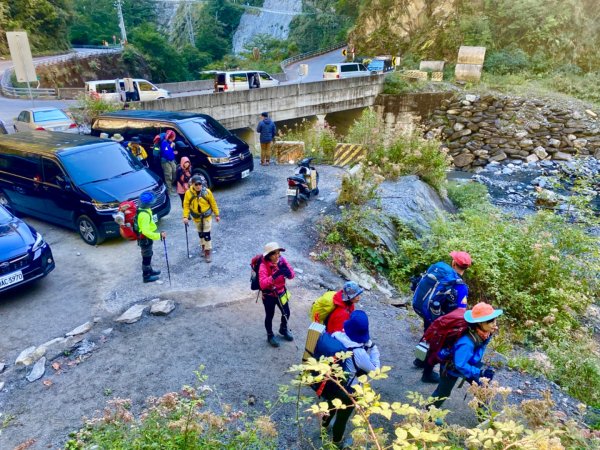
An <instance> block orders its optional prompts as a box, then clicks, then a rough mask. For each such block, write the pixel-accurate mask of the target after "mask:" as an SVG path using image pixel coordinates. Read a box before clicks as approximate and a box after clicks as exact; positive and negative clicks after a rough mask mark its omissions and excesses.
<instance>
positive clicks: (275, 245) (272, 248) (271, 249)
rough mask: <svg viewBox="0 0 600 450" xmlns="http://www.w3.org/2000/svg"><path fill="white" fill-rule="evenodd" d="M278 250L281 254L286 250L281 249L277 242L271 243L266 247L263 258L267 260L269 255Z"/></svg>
mask: <svg viewBox="0 0 600 450" xmlns="http://www.w3.org/2000/svg"><path fill="white" fill-rule="evenodd" d="M277 250H279V251H280V252H285V248H283V247H280V246H279V244H278V243H277V242H269V243H268V244H267V245H265V249H264V251H263V256H264V257H265V258H266V257H267V256H268V255H269V253H273V252H274V251H277Z"/></svg>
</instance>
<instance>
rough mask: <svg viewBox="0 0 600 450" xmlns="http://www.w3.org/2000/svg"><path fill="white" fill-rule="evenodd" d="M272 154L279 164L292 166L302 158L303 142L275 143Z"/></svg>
mask: <svg viewBox="0 0 600 450" xmlns="http://www.w3.org/2000/svg"><path fill="white" fill-rule="evenodd" d="M273 153H274V154H275V158H276V159H277V162H278V163H279V164H294V163H296V162H298V161H300V160H301V159H302V158H303V157H304V142H302V141H275V143H274V144H273Z"/></svg>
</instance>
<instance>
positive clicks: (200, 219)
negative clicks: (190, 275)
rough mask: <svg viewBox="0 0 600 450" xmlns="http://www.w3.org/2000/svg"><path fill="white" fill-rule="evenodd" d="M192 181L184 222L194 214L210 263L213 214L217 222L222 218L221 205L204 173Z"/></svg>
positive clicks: (186, 198)
mask: <svg viewBox="0 0 600 450" xmlns="http://www.w3.org/2000/svg"><path fill="white" fill-rule="evenodd" d="M190 182H191V186H190V187H189V189H188V190H187V191H186V193H185V195H184V197H183V223H184V224H185V225H187V224H188V223H189V219H188V218H189V217H190V215H191V216H192V220H193V221H194V223H195V224H196V229H197V230H198V236H199V237H200V245H201V248H202V253H204V259H205V260H206V262H207V263H209V262H211V261H212V259H211V251H212V239H211V237H210V230H211V224H212V215H213V214H214V215H215V220H216V221H217V222H219V221H220V220H221V216H220V215H219V207H218V206H217V201H216V200H215V197H214V196H213V194H212V192H211V191H210V189H208V187H207V183H206V178H204V177H203V176H202V175H194V176H193V177H192V178H191V179H190Z"/></svg>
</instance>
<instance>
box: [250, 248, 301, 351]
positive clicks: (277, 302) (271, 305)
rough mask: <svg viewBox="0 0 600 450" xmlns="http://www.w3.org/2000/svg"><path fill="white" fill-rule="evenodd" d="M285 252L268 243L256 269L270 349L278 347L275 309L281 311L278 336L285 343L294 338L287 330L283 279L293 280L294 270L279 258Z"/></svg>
mask: <svg viewBox="0 0 600 450" xmlns="http://www.w3.org/2000/svg"><path fill="white" fill-rule="evenodd" d="M281 252H285V248H282V247H280V246H279V244H277V242H269V243H268V244H266V245H265V248H264V251H263V261H262V263H261V264H260V267H259V269H258V279H259V283H260V290H261V291H262V300H263V306H264V308H265V329H266V330H267V342H268V343H269V344H271V346H272V347H279V342H278V341H277V339H275V335H274V334H273V317H274V316H275V307H277V308H279V311H281V323H280V325H279V334H280V335H281V336H283V338H284V339H285V340H286V341H293V340H294V336H293V335H292V333H291V332H290V330H289V326H288V321H289V320H290V303H289V299H290V296H291V295H290V293H289V291H288V290H287V289H286V287H285V279H286V278H287V279H288V280H291V279H292V278H294V270H293V269H292V266H290V265H289V264H288V262H287V261H286V259H285V258H284V257H283V256H281Z"/></svg>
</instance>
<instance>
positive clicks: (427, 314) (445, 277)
mask: <svg viewBox="0 0 600 450" xmlns="http://www.w3.org/2000/svg"><path fill="white" fill-rule="evenodd" d="M411 281H412V286H413V288H414V296H413V301H412V306H413V309H414V310H415V312H416V313H417V314H418V315H419V316H421V317H422V318H423V319H425V320H428V321H429V322H433V321H434V320H435V319H437V318H438V317H441V316H443V315H444V314H447V313H449V312H450V311H452V310H454V309H456V308H457V307H458V304H457V300H458V299H457V297H458V295H457V292H456V289H455V286H456V285H459V284H465V282H464V281H463V280H462V278H461V277H460V276H459V275H458V274H457V273H456V272H455V271H454V269H453V268H452V267H450V266H449V265H448V264H446V263H445V262H443V261H441V262H438V263H435V264H433V265H432V266H431V267H430V268H429V269H427V272H425V273H423V274H422V275H421V277H420V279H415V278H413V279H412V280H411Z"/></svg>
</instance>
